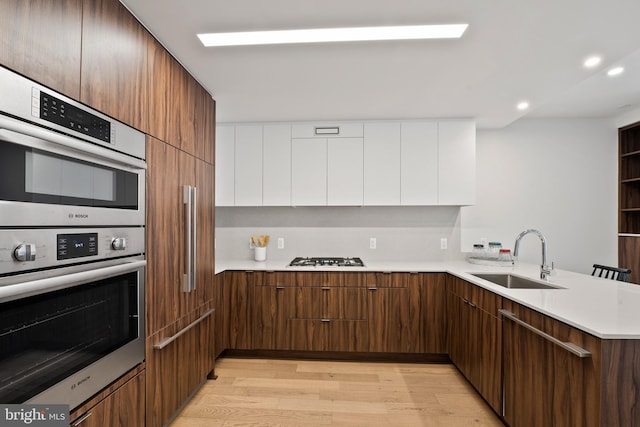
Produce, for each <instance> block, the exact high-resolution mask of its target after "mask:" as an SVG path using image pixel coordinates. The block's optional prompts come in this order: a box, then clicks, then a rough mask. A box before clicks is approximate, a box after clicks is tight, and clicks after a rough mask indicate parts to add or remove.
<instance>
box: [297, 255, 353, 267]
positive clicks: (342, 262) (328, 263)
mask: <svg viewBox="0 0 640 427" xmlns="http://www.w3.org/2000/svg"><path fill="white" fill-rule="evenodd" d="M289 266H290V267H364V262H362V260H361V259H360V258H329V257H317V258H303V257H297V258H294V259H293V261H291V262H290V263H289Z"/></svg>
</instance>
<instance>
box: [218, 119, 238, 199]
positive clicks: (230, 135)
mask: <svg viewBox="0 0 640 427" xmlns="http://www.w3.org/2000/svg"><path fill="white" fill-rule="evenodd" d="M234 163H235V126H233V125H217V126H216V163H215V169H216V206H234V205H235V200H234V196H233V194H234V191H235V190H234V186H235V177H234V174H235V167H234Z"/></svg>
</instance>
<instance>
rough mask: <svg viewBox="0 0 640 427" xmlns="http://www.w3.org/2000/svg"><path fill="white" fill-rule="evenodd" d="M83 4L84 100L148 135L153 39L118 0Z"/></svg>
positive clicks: (81, 93) (81, 98)
mask: <svg viewBox="0 0 640 427" xmlns="http://www.w3.org/2000/svg"><path fill="white" fill-rule="evenodd" d="M82 4H83V8H82V63H81V74H80V75H81V80H80V101H81V102H84V103H85V104H87V105H90V106H92V107H93V108H95V109H97V110H99V111H102V112H103V113H105V114H108V115H110V116H112V117H114V118H116V119H118V120H120V121H122V122H124V123H126V124H128V125H130V126H133V127H134V128H136V129H138V130H141V131H143V132H147V131H148V111H147V105H148V102H149V97H148V87H149V79H148V67H147V55H148V50H149V48H150V46H151V44H152V40H153V37H152V36H151V35H150V34H149V33H148V32H147V31H146V29H145V28H144V27H143V26H142V25H141V24H140V23H139V22H138V21H137V20H136V19H135V17H134V16H133V15H131V13H129V11H128V10H127V9H126V8H125V7H124V6H123V5H122V4H121V3H120V2H118V1H114V0H84V1H83V3H82Z"/></svg>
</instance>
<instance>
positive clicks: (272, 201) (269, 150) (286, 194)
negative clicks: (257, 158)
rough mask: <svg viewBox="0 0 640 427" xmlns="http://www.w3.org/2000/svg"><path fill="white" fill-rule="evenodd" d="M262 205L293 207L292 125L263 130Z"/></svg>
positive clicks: (266, 126)
mask: <svg viewBox="0 0 640 427" xmlns="http://www.w3.org/2000/svg"><path fill="white" fill-rule="evenodd" d="M262 205H263V206H290V205H291V125H265V126H264V128H263V140H262Z"/></svg>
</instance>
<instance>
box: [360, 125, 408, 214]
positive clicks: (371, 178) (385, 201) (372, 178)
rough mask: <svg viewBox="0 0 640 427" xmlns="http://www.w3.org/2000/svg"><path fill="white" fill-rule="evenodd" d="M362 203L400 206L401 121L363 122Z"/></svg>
mask: <svg viewBox="0 0 640 427" xmlns="http://www.w3.org/2000/svg"><path fill="white" fill-rule="evenodd" d="M364 205H365V206H399V205H400V123H399V122H392V123H384V122H382V123H375V122H372V123H365V125H364Z"/></svg>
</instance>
